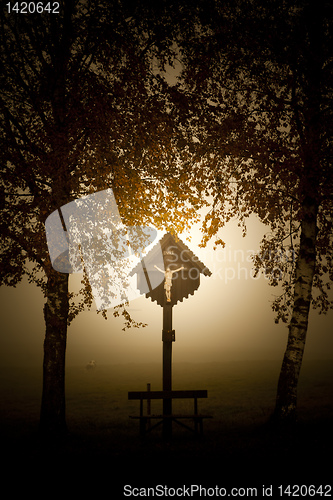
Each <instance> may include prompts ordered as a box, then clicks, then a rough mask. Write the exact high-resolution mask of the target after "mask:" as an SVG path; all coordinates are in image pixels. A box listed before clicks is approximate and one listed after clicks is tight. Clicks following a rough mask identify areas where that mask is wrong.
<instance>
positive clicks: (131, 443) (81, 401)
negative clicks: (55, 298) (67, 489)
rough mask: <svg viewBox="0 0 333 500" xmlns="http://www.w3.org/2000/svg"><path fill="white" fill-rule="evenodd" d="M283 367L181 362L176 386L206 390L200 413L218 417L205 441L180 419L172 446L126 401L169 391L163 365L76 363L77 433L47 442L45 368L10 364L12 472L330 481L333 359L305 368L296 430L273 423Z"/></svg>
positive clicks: (7, 432)
mask: <svg viewBox="0 0 333 500" xmlns="http://www.w3.org/2000/svg"><path fill="white" fill-rule="evenodd" d="M279 368H280V364H279V363H277V362H258V363H255V362H242V363H241V362H238V363H225V364H222V363H221V364H218V363H216V364H210V365H209V364H195V365H194V364H180V365H175V366H174V367H173V388H174V389H207V390H208V399H207V400H202V401H200V402H199V411H200V410H201V411H202V412H203V413H209V414H212V415H213V417H214V418H213V419H209V420H206V421H205V423H204V431H205V432H204V436H203V438H201V439H196V438H195V436H194V435H192V433H190V432H188V431H186V430H185V429H182V428H181V427H178V426H174V432H173V439H172V441H171V442H170V443H166V442H163V439H162V436H161V430H158V429H156V431H154V432H152V433H151V434H150V435H149V436H148V437H147V438H146V439H145V440H142V439H140V437H139V432H138V422H137V421H136V420H132V419H130V418H129V415H135V414H138V410H139V408H138V405H139V403H138V402H136V401H128V399H127V392H128V391H129V390H145V389H146V384H147V382H149V383H151V389H152V390H159V389H161V367H160V365H158V364H156V365H139V364H138V365H135V364H133V365H119V366H98V367H97V368H96V370H94V371H89V372H88V371H86V370H85V369H84V367H68V369H67V382H66V384H67V387H66V397H67V424H68V428H69V436H68V438H67V439H66V440H65V441H64V442H56V443H52V444H49V445H48V446H47V447H45V444H44V443H40V442H39V440H38V438H37V433H36V431H37V426H38V419H39V409H40V395H41V371H40V370H37V369H32V368H21V369H15V370H14V369H12V368H6V369H5V368H2V369H1V372H0V375H1V387H0V397H1V420H0V424H1V440H2V454H3V455H4V456H5V457H6V464H7V466H8V469H9V470H21V471H22V470H23V471H30V472H29V477H30V479H31V477H33V476H31V474H32V472H31V469H32V470H33V471H35V473H37V474H39V473H40V472H41V471H42V470H45V469H48V470H49V472H50V471H51V470H53V471H54V470H58V469H59V468H60V469H61V470H63V473H64V474H65V475H66V474H70V477H71V478H72V479H73V478H74V477H76V476H75V474H78V473H80V476H79V477H78V481H79V484H80V485H82V484H85V483H87V484H88V483H89V484H90V485H91V486H92V487H97V484H98V485H99V484H101V482H102V481H105V482H106V483H107V484H109V486H110V491H112V492H115V491H116V488H119V491H121V489H122V488H123V485H124V484H137V485H140V486H148V485H152V484H153V483H158V482H159V483H161V484H166V483H169V484H170V486H171V485H173V486H175V484H176V483H177V484H178V483H179V484H192V483H194V482H195V483H196V484H207V485H212V484H213V485H215V484H221V485H226V484H229V483H232V484H234V485H235V484H236V485H238V484H241V485H243V486H244V485H245V486H251V484H253V485H261V488H262V485H264V484H266V485H267V484H273V483H280V484H286V483H288V482H292V484H307V485H308V484H311V483H316V484H318V483H320V482H321V483H323V482H325V483H328V482H331V475H332V473H331V461H330V458H329V457H331V453H332V451H331V450H332V421H333V363H332V362H308V363H307V365H306V366H305V367H304V370H303V372H302V377H301V381H300V386H299V423H298V425H297V426H296V428H295V429H293V430H292V431H289V432H288V433H282V432H277V431H273V430H272V429H271V428H270V427H269V426H268V425H267V421H268V419H269V416H270V414H271V412H272V410H273V408H274V399H275V392H276V384H277V377H278V373H279ZM185 403H186V404H187V405H190V402H189V401H187V402H185ZM179 409H180V410H184V407H182V408H179ZM188 409H189V410H190V409H191V408H190V407H189V408H188ZM153 411H154V409H153ZM295 463H296V467H295V466H294V464H295ZM51 464H53V465H52V467H55V469H54V468H53V469H52V467H51ZM74 471H76V472H75V473H74ZM108 496H110V495H108ZM258 496H259V495H258ZM117 498H121V496H119V497H117Z"/></svg>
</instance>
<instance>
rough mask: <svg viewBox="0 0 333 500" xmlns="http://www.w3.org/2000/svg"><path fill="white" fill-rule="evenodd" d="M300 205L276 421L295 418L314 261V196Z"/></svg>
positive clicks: (275, 413)
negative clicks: (296, 254) (289, 314)
mask: <svg viewBox="0 0 333 500" xmlns="http://www.w3.org/2000/svg"><path fill="white" fill-rule="evenodd" d="M303 209H304V215H303V219H302V224H301V237H300V249H299V255H298V258H297V262H296V275H295V289H294V305H293V312H292V317H291V320H290V324H289V335H288V343H287V348H286V351H285V354H284V359H283V363H282V368H281V372H280V377H279V382H278V389H277V398H276V407H275V412H274V415H273V420H274V421H276V422H277V423H293V422H295V420H296V411H297V385H298V379H299V374H300V370H301V366H302V360H303V353H304V348H305V341H306V333H307V328H308V317H309V309H310V303H311V293H312V282H313V277H314V273H315V265H316V234H317V224H316V222H317V213H318V206H317V204H316V202H314V200H311V199H309V198H308V199H306V200H305V201H304V204H303Z"/></svg>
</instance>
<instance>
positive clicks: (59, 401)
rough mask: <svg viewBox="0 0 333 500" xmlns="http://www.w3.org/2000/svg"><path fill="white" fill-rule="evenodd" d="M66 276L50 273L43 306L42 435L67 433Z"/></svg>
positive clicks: (54, 272)
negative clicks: (44, 330)
mask: <svg viewBox="0 0 333 500" xmlns="http://www.w3.org/2000/svg"><path fill="white" fill-rule="evenodd" d="M68 278H69V275H68V274H62V273H58V272H56V271H54V270H53V269H52V270H51V271H50V274H49V276H48V282H47V300H46V303H45V305H44V318H45V326H46V332H45V340H44V362H43V393H42V405H41V414H40V431H41V433H42V434H45V435H48V436H51V435H55V436H59V435H63V434H65V433H66V430H67V429H66V415H65V355H66V341H67V319H68Z"/></svg>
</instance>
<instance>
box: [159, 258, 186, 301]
mask: <svg viewBox="0 0 333 500" xmlns="http://www.w3.org/2000/svg"><path fill="white" fill-rule="evenodd" d="M154 267H156V269H157V270H158V271H160V272H161V273H163V274H164V289H165V295H166V298H167V302H171V287H172V275H173V274H174V273H177V272H178V271H181V270H182V269H185V268H184V266H182V267H179V268H178V269H174V270H171V269H170V268H169V267H167V269H166V271H163V270H162V269H160V268H159V267H157V266H154Z"/></svg>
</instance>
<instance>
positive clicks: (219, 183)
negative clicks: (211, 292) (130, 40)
mask: <svg viewBox="0 0 333 500" xmlns="http://www.w3.org/2000/svg"><path fill="white" fill-rule="evenodd" d="M188 12H189V13H191V15H190V14H189V15H188V20H189V22H188V24H187V25H186V26H182V29H181V31H180V33H179V39H178V44H179V48H180V49H179V50H180V57H181V61H182V64H183V72H182V77H181V79H180V80H179V82H178V87H177V89H174V90H173V101H174V106H175V108H178V109H179V110H180V115H181V116H182V124H183V126H182V128H181V129H180V130H181V131H182V134H181V138H180V139H179V140H182V141H183V144H184V148H186V149H187V150H188V152H189V154H191V157H192V165H193V167H192V168H191V171H192V179H191V185H192V186H193V189H195V190H196V192H197V194H198V196H199V195H201V196H203V197H205V196H206V197H211V199H213V202H212V205H211V210H210V211H209V212H208V215H207V216H206V218H205V220H204V223H203V244H205V243H206V242H207V241H208V240H209V239H211V238H215V239H216V243H217V244H222V245H224V242H223V241H221V239H220V238H219V237H218V231H219V229H220V228H221V227H223V226H224V225H225V224H226V223H227V222H228V221H229V220H231V219H233V218H235V217H237V218H238V220H239V225H240V226H241V227H242V228H243V231H244V234H245V233H246V221H247V218H248V216H249V215H250V214H256V215H257V216H258V218H259V219H260V220H261V221H262V222H263V223H264V224H266V225H267V226H268V232H267V234H266V235H265V236H264V238H263V240H262V242H261V251H260V252H259V254H258V255H256V256H255V259H254V265H255V268H256V270H257V272H259V270H261V269H264V271H265V273H266V274H267V276H268V277H269V282H270V284H271V285H272V286H275V287H276V290H277V293H276V299H275V300H274V302H273V304H272V307H273V310H274V311H275V313H276V321H277V322H278V321H283V322H286V323H287V324H288V329H289V335H288V343H287V347H286V351H285V355H284V359H283V364H282V368H281V373H280V378H279V383H278V389H277V399H276V409H275V413H274V418H275V420H276V421H278V422H282V421H283V422H289V421H294V419H295V418H296V408H297V384H298V379H299V374H300V369H301V365H302V359H303V353H304V348H305V342H306V334H307V326H308V318H309V311H310V307H311V305H312V307H313V308H316V309H317V310H318V311H319V312H320V313H325V312H327V311H328V310H329V309H330V308H331V307H332V301H331V299H330V296H329V290H330V284H331V281H332V278H333V267H332V264H333V261H332V256H333V253H332V208H333V206H332V200H333V198H332V195H333V178H332V109H333V107H332V104H333V103H332V77H333V74H332V56H333V53H332V47H333V44H332V17H333V16H332V14H333V12H332V5H331V4H330V2H328V1H325V0H322V1H320V2H319V3H318V2H317V3H316V4H315V5H314V4H313V2H311V1H307V0H298V1H296V2H293V4H292V5H290V3H289V2H276V1H272V2H261V1H255V0H254V1H250V2H248V1H237V2H222V1H221V2H220V1H217V2H200V1H199V2H197V3H196V5H195V6H194V4H192V6H190V7H189V8H188ZM240 307H241V305H240Z"/></svg>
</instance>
